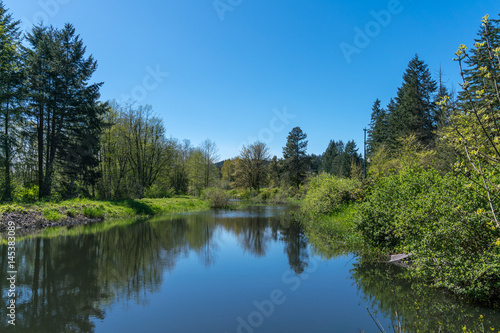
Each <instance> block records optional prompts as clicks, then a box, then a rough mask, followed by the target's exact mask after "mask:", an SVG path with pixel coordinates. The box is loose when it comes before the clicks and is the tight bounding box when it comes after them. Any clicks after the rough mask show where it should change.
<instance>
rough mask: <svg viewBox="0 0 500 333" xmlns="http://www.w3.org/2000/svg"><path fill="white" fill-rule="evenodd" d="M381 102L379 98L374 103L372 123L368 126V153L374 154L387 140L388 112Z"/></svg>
mask: <svg viewBox="0 0 500 333" xmlns="http://www.w3.org/2000/svg"><path fill="white" fill-rule="evenodd" d="M380 104H381V102H380V100H379V99H378V98H377V100H376V101H375V103H373V107H372V114H371V121H370V125H369V126H368V138H367V143H366V144H367V146H368V147H367V153H368V155H372V154H373V153H374V151H375V150H376V149H377V147H379V146H380V145H382V144H384V143H385V142H386V140H387V135H388V133H387V131H388V124H387V112H386V111H385V110H384V109H383V108H382V107H381V106H380Z"/></svg>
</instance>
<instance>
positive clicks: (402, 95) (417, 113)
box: [389, 55, 437, 146]
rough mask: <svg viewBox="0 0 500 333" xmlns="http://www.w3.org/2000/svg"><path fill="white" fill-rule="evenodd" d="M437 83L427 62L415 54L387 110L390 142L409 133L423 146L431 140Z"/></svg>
mask: <svg viewBox="0 0 500 333" xmlns="http://www.w3.org/2000/svg"><path fill="white" fill-rule="evenodd" d="M436 85H437V84H436V82H435V81H434V80H433V79H432V77H431V74H430V71H429V69H428V67H427V65H426V64H425V63H424V62H423V61H421V60H420V59H419V58H418V55H415V57H414V58H413V59H412V60H411V61H410V62H409V64H408V68H407V69H406V72H405V74H404V75H403V84H402V86H401V87H400V88H399V89H398V93H397V97H396V101H395V103H396V108H395V109H394V110H393V111H392V112H389V126H390V131H389V135H390V136H389V141H390V142H392V144H394V143H395V142H397V139H399V138H402V137H406V136H408V135H410V134H412V133H414V134H415V135H416V137H417V140H418V141H419V142H420V143H422V144H423V145H425V146H428V145H429V144H430V143H431V142H432V140H433V136H434V134H433V133H434V129H435V128H436V123H435V121H434V119H433V118H434V117H433V112H434V110H435V108H436V106H435V103H434V99H433V94H434V92H435V91H436Z"/></svg>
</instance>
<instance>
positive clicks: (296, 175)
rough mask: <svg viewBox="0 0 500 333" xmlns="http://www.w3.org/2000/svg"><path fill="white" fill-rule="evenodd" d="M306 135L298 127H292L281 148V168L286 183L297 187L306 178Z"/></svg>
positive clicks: (307, 167)
mask: <svg viewBox="0 0 500 333" xmlns="http://www.w3.org/2000/svg"><path fill="white" fill-rule="evenodd" d="M306 138H307V134H305V133H304V132H302V130H301V129H300V127H298V126H297V127H294V128H293V129H292V130H291V131H290V133H289V134H288V137H287V142H286V146H285V147H283V159H284V161H283V167H284V170H285V176H286V179H287V180H288V182H289V183H290V184H291V185H293V186H295V187H297V188H298V187H299V186H300V185H301V184H302V182H303V181H304V179H305V177H306V173H307V171H308V169H309V165H308V157H307V153H306V151H307V140H306Z"/></svg>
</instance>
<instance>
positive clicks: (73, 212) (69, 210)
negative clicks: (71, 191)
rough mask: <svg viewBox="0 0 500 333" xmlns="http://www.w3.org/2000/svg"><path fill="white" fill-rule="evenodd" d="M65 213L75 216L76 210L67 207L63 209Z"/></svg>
mask: <svg viewBox="0 0 500 333" xmlns="http://www.w3.org/2000/svg"><path fill="white" fill-rule="evenodd" d="M65 213H66V215H68V216H69V217H75V216H78V215H79V214H78V211H77V210H76V209H75V208H70V209H67V210H66V211H65Z"/></svg>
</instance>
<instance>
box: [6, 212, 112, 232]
mask: <svg viewBox="0 0 500 333" xmlns="http://www.w3.org/2000/svg"><path fill="white" fill-rule="evenodd" d="M103 220H104V219H102V218H93V219H92V218H88V217H85V216H74V217H66V218H64V219H62V220H60V221H57V222H55V221H49V220H47V219H46V218H44V217H43V215H42V213H41V212H38V211H28V212H23V213H19V212H11V213H3V214H2V215H1V216H0V235H1V237H2V238H5V236H6V234H7V231H8V229H7V227H8V226H9V222H14V225H15V227H16V236H22V235H25V234H29V233H32V232H35V231H39V230H42V229H45V228H50V227H65V226H68V227H69V226H78V225H85V224H91V223H96V222H102V221H103Z"/></svg>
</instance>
